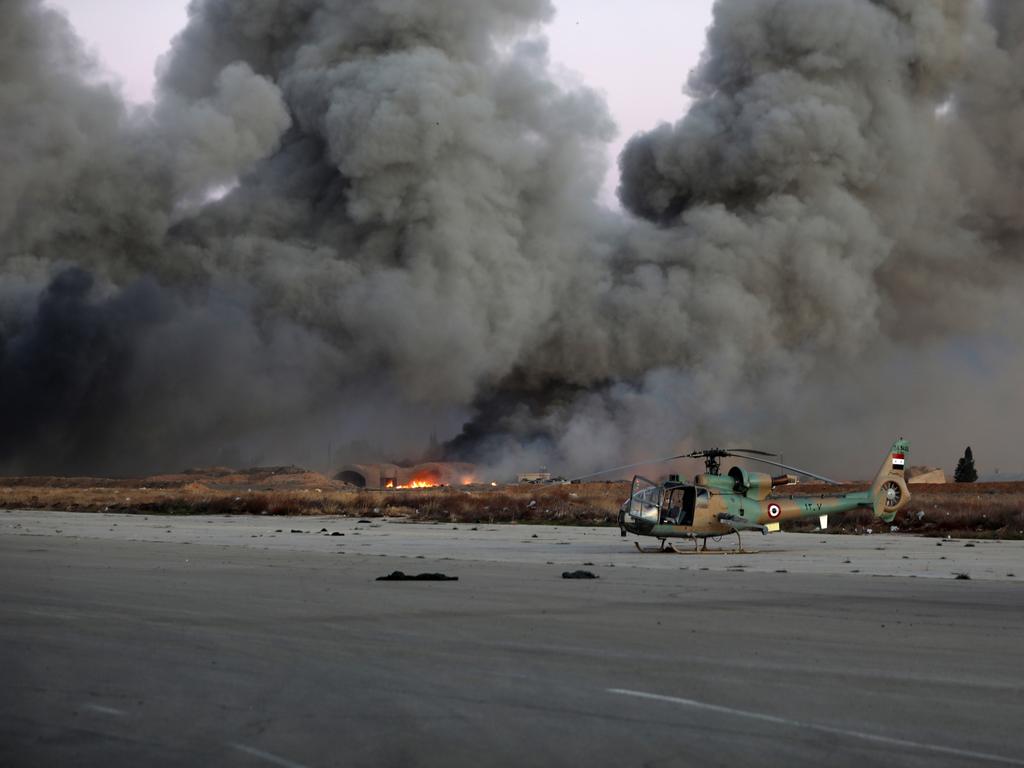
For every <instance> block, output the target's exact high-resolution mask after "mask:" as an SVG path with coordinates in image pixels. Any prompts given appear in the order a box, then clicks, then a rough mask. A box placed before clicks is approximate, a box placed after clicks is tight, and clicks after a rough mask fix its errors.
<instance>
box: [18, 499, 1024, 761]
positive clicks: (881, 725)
mask: <svg viewBox="0 0 1024 768" xmlns="http://www.w3.org/2000/svg"><path fill="white" fill-rule="evenodd" d="M293 531H296V532H293ZM334 533H337V534H344V535H338V536H334V535H332V534H334ZM734 542H735V539H732V540H731V541H730V540H728V539H727V540H724V541H722V542H721V543H720V544H717V545H715V544H712V546H718V547H729V546H732V545H733V544H734ZM743 543H744V546H745V547H746V548H747V549H749V550H752V551H754V552H753V553H751V554H723V553H714V554H683V555H679V554H652V555H642V554H640V553H639V552H637V551H636V550H635V549H634V548H633V545H632V542H631V541H630V540H625V539H620V538H619V535H618V531H617V530H615V529H607V528H601V529H596V528H566V527H554V526H522V525H519V526H517V525H510V526H497V525H478V526H469V525H423V524H410V523H406V522H402V521H389V520H383V519H370V520H369V521H367V522H359V521H356V520H351V519H338V518H309V517H303V518H276V517H209V518H207V517H202V518H199V517H156V516H148V517H146V516H137V515H135V516H133V515H109V514H74V513H63V512H39V511H9V512H4V511H0V595H2V598H0V659H2V660H3V662H4V664H3V667H4V674H3V676H2V678H0V682H2V687H0V690H2V693H0V765H3V766H35V765H40V766H41V765H47V766H49V765H80V766H92V765H96V766H100V765H102V766H110V765H152V766H163V765H204V764H206V765H213V764H216V765H228V766H248V765H252V766H268V765H277V766H285V768H297V767H305V768H314V767H317V766H334V765H338V766H462V765H474V766H478V765H488V766H491V765H524V764H526V765H566V764H571V765H581V766H591V765H593V766H604V765H609V766H611V765H615V766H632V765H669V766H675V765H679V766H742V765H756V766H774V765H778V766H805V765H806V766H811V765H813V766H820V765H829V766H863V765H883V766H887V765H892V766H926V765H927V766H978V765H994V766H998V765H1011V766H1012V765H1017V766H1024V729H1021V728H1020V722H1021V721H1022V716H1024V665H1022V664H1021V638H1022V637H1024V610H1022V609H1024V542H985V541H962V540H960V541H942V542H939V541H937V540H935V539H924V538H917V537H910V536H900V535H890V534H884V535H880V534H873V535H870V536H831V535H827V534H778V535H773V536H768V537H761V536H758V535H749V536H748V535H745V536H744V539H743ZM939 544H941V546H939ZM577 569H582V570H587V571H590V572H592V573H594V574H595V575H596V576H598V578H596V579H591V580H568V579H563V578H562V573H563V571H572V570H577ZM394 570H401V571H404V572H406V573H410V574H417V573H425V572H442V573H445V574H447V575H449V576H457V577H458V579H459V580H458V581H451V582H416V583H413V582H378V581H376V579H377V578H378V577H380V576H384V575H386V574H388V573H390V572H392V571H394ZM1011 574H1013V575H1011ZM958 575H961V577H960V578H957V576H958ZM962 575H967V576H968V578H963V576H962Z"/></svg>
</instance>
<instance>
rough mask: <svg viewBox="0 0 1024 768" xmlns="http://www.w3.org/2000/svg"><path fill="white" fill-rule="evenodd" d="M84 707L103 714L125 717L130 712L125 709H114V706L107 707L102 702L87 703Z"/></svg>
mask: <svg viewBox="0 0 1024 768" xmlns="http://www.w3.org/2000/svg"><path fill="white" fill-rule="evenodd" d="M84 709H89V710H92V711H93V712H99V713H100V714H101V715H114V716H115V717H124V716H125V715H127V714H128V713H127V712H125V711H124V710H123V709H114V707H105V706H103V705H102V704H86V705H84Z"/></svg>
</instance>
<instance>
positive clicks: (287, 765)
mask: <svg viewBox="0 0 1024 768" xmlns="http://www.w3.org/2000/svg"><path fill="white" fill-rule="evenodd" d="M227 745H228V746H229V747H233V748H235V749H237V750H238V751H239V752H245V754H247V755H252V756H253V757H258V758H259V759H260V760H264V761H266V762H268V763H271V764H272V765H280V766H281V768H306V766H304V765H303V764H302V763H294V762H292V761H291V760H286V759H285V758H283V757H278V756H277V755H273V754H271V753H270V752H264V751H263V750H262V749H256V748H255V747H247V746H246V745H245V744H237V743H235V742H233V741H229V742H227Z"/></svg>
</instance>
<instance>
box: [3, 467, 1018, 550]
mask: <svg viewBox="0 0 1024 768" xmlns="http://www.w3.org/2000/svg"><path fill="white" fill-rule="evenodd" d="M863 487H864V486H853V485H851V486H844V487H842V488H841V490H842V491H848V490H858V489H862V488H863ZM794 490H795V491H796V490H798V491H799V492H800V493H809V494H820V493H828V492H835V491H836V490H837V489H836V488H834V487H830V486H817V485H801V486H798V487H797V488H796V489H794ZM628 493H629V484H628V483H622V482H616V483H582V484H578V485H511V486H500V487H498V488H491V487H489V486H471V487H467V488H438V489H428V490H416V491H401V490H400V491H365V490H355V489H351V488H348V487H346V486H344V485H343V484H341V483H338V482H336V481H332V480H328V479H327V478H326V477H324V476H323V475H318V474H315V473H310V472H306V471H305V470H301V469H298V468H294V467H278V468H271V469H261V470H246V471H234V470H214V471H210V470H205V471H202V472H200V471H194V472H187V473H182V474H180V475H162V476H158V477H151V478H144V479H138V478H136V479H111V478H7V479H0V508H8V509H12V508H20V509H57V510H69V511H76V512H106V511H110V512H125V513H144V514H166V515H198V514H238V515H342V516H347V517H382V516H387V517H406V518H409V519H412V520H421V521H434V522H460V523H517V522H520V523H541V524H544V523H549V524H562V525H614V524H615V521H616V516H617V513H618V509H619V505H620V504H621V503H622V501H623V500H624V499H625V498H626V496H627V495H628ZM911 493H912V494H913V496H912V498H911V501H910V504H909V505H908V506H907V508H906V509H905V510H903V511H901V512H900V513H899V514H898V515H897V518H896V520H894V521H893V523H892V525H895V526H897V528H898V529H899V530H900V531H903V532H910V533H916V534H922V535H926V536H945V535H954V536H973V537H987V538H1014V539H1020V538H1024V483H972V484H947V485H913V486H911ZM829 522H830V528H829V531H830V532H832V533H863V532H865V531H866V530H867V529H871V530H873V531H876V532H880V531H888V530H889V525H888V524H886V523H882V522H881V521H879V520H875V519H874V518H873V516H872V515H871V513H870V512H868V511H866V510H865V511H863V512H853V513H849V514H847V515H842V516H834V517H833V518H832V519H831V520H830V521H829ZM816 526H817V520H816V519H811V520H807V521H803V522H800V523H795V524H789V525H787V528H788V529H790V530H798V531H810V530H814V528H815V527H816Z"/></svg>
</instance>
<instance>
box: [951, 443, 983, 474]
mask: <svg viewBox="0 0 1024 768" xmlns="http://www.w3.org/2000/svg"><path fill="white" fill-rule="evenodd" d="M953 479H954V480H956V481H957V482H958V483H973V482H974V481H975V480H977V479H978V470H976V469H975V468H974V453H973V451H971V446H969V445H968V446H967V450H966V451H964V455H963V458H961V459H960V461H958V462H957V463H956V470H955V471H954V472H953Z"/></svg>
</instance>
